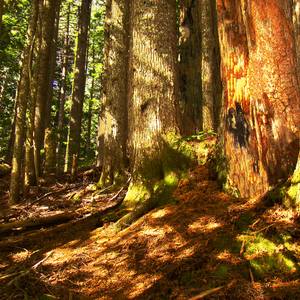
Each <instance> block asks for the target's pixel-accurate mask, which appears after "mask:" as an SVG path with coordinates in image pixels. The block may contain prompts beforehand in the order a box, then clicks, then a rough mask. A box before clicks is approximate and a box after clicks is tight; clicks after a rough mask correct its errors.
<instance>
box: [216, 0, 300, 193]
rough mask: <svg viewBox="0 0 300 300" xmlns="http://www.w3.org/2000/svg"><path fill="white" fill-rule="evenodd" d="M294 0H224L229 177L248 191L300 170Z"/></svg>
mask: <svg viewBox="0 0 300 300" xmlns="http://www.w3.org/2000/svg"><path fill="white" fill-rule="evenodd" d="M291 11H292V10H291V7H290V1H283V0H267V1H263V0H253V1H245V0H234V1H229V0H218V15H219V18H218V19H219V24H218V27H219V36H220V45H221V60H222V63H221V68H222V81H223V95H224V99H223V101H224V103H223V125H224V126H223V129H222V133H223V136H224V140H223V142H224V151H225V157H226V159H227V162H228V174H227V175H228V177H227V178H228V182H229V184H231V185H233V186H234V187H236V188H237V189H238V190H239V192H240V194H241V195H242V196H244V197H255V196H259V195H261V194H262V193H264V192H266V191H267V190H268V188H269V187H270V186H272V185H276V184H277V183H278V181H279V180H281V179H285V178H287V176H288V175H289V174H290V173H291V172H292V171H293V169H294V167H295V164H296V161H297V156H298V151H299V136H298V133H299V125H300V124H299V121H300V116H299V100H300V97H299V85H298V79H297V71H296V55H295V42H294V41H295V40H294V38H293V31H292V19H291V16H290V13H291Z"/></svg>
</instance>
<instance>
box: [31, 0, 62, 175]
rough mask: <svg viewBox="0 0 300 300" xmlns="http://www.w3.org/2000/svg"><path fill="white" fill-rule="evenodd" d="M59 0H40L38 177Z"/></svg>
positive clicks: (35, 124)
mask: <svg viewBox="0 0 300 300" xmlns="http://www.w3.org/2000/svg"><path fill="white" fill-rule="evenodd" d="M57 5H58V0H45V1H44V3H43V2H42V1H41V2H40V7H41V20H42V28H41V30H42V35H41V45H40V50H39V70H38V72H39V73H38V76H37V80H38V85H37V96H36V110H35V122H34V139H35V141H34V142H35V149H34V156H35V165H36V170H37V174H36V175H37V177H40V176H41V172H42V167H41V163H42V160H41V152H42V149H43V147H44V135H45V114H46V106H47V101H48V95H49V90H50V86H51V83H50V72H49V70H50V63H51V45H52V39H53V36H54V31H55V30H54V27H55V16H56V8H57Z"/></svg>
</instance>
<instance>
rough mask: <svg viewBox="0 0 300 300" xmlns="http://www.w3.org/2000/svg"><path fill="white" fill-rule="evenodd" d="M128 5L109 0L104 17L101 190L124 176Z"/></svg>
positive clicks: (119, 0) (119, 1) (123, 2)
mask: <svg viewBox="0 0 300 300" xmlns="http://www.w3.org/2000/svg"><path fill="white" fill-rule="evenodd" d="M128 14H129V1H124V0H109V1H108V2H107V15H106V44H105V70H104V77H103V81H102V83H103V97H102V113H101V115H100V122H101V123H103V129H104V132H103V146H104V147H103V149H101V151H102V153H103V157H102V174H101V178H100V182H99V184H100V185H101V186H103V185H106V184H111V183H113V182H114V181H115V180H116V179H117V178H118V177H119V176H121V174H122V172H124V167H125V159H126V138H127V72H128V46H129V32H128V29H129V18H128Z"/></svg>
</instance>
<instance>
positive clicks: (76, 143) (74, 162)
mask: <svg viewBox="0 0 300 300" xmlns="http://www.w3.org/2000/svg"><path fill="white" fill-rule="evenodd" d="M90 15H91V0H82V3H81V9H80V14H79V21H78V42H77V48H76V53H75V55H76V59H75V69H74V82H73V93H72V107H71V113H70V127H69V134H68V143H67V153H66V169H67V170H68V171H71V174H72V177H73V178H75V177H76V176H77V171H78V160H79V152H80V132H81V120H82V108H83V101H84V93H85V81H86V74H85V73H86V70H85V67H86V53H87V44H88V30H89V24H90Z"/></svg>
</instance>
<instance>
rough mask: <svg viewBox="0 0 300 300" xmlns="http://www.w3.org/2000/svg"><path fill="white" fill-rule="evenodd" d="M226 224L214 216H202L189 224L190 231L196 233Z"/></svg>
mask: <svg viewBox="0 0 300 300" xmlns="http://www.w3.org/2000/svg"><path fill="white" fill-rule="evenodd" d="M223 225H224V224H222V223H220V222H217V221H216V219H215V218H213V217H208V216H204V217H200V218H198V219H197V220H196V221H194V222H193V223H192V224H190V225H189V226H188V232H189V233H196V232H206V233H208V232H211V231H213V230H215V229H217V228H220V227H222V226H223Z"/></svg>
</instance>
